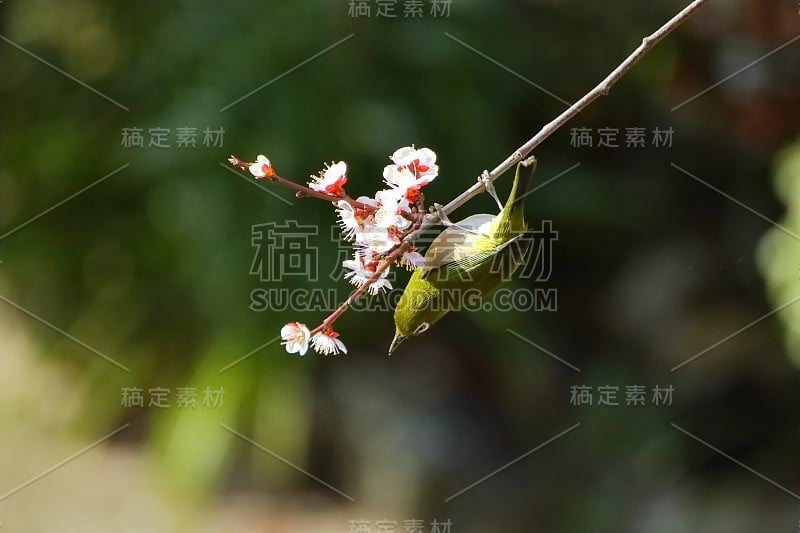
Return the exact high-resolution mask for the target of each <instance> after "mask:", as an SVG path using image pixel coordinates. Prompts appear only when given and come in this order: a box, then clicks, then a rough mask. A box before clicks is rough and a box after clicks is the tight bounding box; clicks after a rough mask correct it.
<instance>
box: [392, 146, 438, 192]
mask: <svg viewBox="0 0 800 533" xmlns="http://www.w3.org/2000/svg"><path fill="white" fill-rule="evenodd" d="M392 161H393V162H394V164H395V165H397V166H398V167H401V168H405V169H407V170H409V171H410V173H411V174H412V175H413V177H414V178H415V179H423V178H424V179H427V182H428V183H430V182H431V181H433V179H434V178H436V176H437V175H438V174H439V166H438V165H437V164H436V153H435V152H434V151H433V150H431V149H430V148H420V149H419V150H417V149H416V148H414V147H413V146H404V147H403V148H398V149H397V150H395V152H394V153H393V154H392ZM398 170H399V169H398Z"/></svg>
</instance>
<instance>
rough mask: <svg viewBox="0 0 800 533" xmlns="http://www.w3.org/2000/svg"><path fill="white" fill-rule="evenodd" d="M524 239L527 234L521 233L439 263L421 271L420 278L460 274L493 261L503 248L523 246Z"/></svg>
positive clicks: (447, 277)
mask: <svg viewBox="0 0 800 533" xmlns="http://www.w3.org/2000/svg"><path fill="white" fill-rule="evenodd" d="M526 239H528V234H527V233H521V234H519V235H517V236H516V237H514V238H512V239H509V240H507V241H506V242H504V243H502V244H500V245H498V246H495V247H494V248H490V249H489V250H485V251H482V252H478V253H473V254H471V255H467V256H465V257H460V258H457V259H453V260H451V261H447V262H444V263H442V264H440V265H439V266H438V267H434V268H430V269H427V270H425V271H423V273H422V278H423V279H427V278H431V279H436V280H449V279H450V278H451V276H460V275H461V274H462V273H466V272H470V271H471V270H473V269H475V268H477V267H479V266H481V265H483V264H484V263H487V262H489V261H493V260H494V259H496V258H497V256H498V254H500V253H503V252H504V251H505V250H509V251H511V250H513V249H516V247H518V246H523V245H524V243H525V241H526ZM523 255H524V254H523Z"/></svg>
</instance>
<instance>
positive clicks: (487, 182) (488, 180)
mask: <svg viewBox="0 0 800 533" xmlns="http://www.w3.org/2000/svg"><path fill="white" fill-rule="evenodd" d="M478 181H479V182H480V183H481V185H483V189H484V190H485V191H486V192H487V193H489V196H491V197H492V198H494V201H495V202H497V207H498V208H499V209H500V211H502V210H503V203H502V202H501V201H500V198H498V197H497V190H496V189H495V188H494V183H492V177H491V176H490V175H489V171H488V170H484V171H483V172H481V175H480V176H479V177H478Z"/></svg>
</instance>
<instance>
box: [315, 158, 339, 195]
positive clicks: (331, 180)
mask: <svg viewBox="0 0 800 533" xmlns="http://www.w3.org/2000/svg"><path fill="white" fill-rule="evenodd" d="M345 183H347V163H345V162H344V161H339V162H338V163H336V164H335V165H332V166H330V167H327V166H326V167H325V169H324V170H322V171H321V172H320V173H319V175H318V176H311V181H310V182H308V186H309V187H311V188H312V189H314V190H315V191H318V192H322V193H325V194H330V195H332V196H344V195H345V194H344V189H343V188H342V187H344V184H345Z"/></svg>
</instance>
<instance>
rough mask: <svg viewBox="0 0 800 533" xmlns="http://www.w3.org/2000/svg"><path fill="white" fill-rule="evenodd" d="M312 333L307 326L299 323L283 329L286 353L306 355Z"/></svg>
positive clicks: (290, 324) (282, 334)
mask: <svg viewBox="0 0 800 533" xmlns="http://www.w3.org/2000/svg"><path fill="white" fill-rule="evenodd" d="M310 336H311V332H310V331H308V328H307V327H306V325H305V324H300V323H299V322H289V323H288V324H286V325H285V326H283V327H282V328H281V339H283V342H281V344H283V345H284V346H286V351H287V352H289V353H299V354H300V355H305V354H306V352H307V351H308V338H309V337H310Z"/></svg>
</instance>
